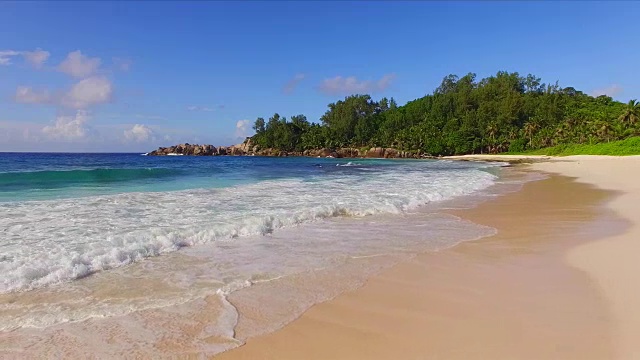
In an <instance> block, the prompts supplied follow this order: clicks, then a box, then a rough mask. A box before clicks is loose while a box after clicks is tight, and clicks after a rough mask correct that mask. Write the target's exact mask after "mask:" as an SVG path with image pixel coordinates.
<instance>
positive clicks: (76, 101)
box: [62, 76, 113, 109]
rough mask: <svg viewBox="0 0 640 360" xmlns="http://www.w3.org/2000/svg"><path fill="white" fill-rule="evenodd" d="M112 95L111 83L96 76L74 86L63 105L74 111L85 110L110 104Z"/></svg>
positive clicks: (63, 100) (63, 99)
mask: <svg viewBox="0 0 640 360" xmlns="http://www.w3.org/2000/svg"><path fill="white" fill-rule="evenodd" d="M112 95H113V88H112V86H111V81H109V79H107V78H106V77H103V76H94V77H90V78H87V79H84V80H81V81H80V82H78V83H77V84H75V85H73V87H71V90H69V92H67V93H66V94H65V95H64V97H63V98H62V104H63V105H64V106H67V107H70V108H74V109H84V108H87V107H89V106H92V105H98V104H103V103H106V102H109V101H111V96H112Z"/></svg>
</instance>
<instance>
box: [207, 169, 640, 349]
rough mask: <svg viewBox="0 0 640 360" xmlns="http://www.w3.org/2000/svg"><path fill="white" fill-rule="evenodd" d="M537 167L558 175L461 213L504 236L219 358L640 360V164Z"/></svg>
mask: <svg viewBox="0 0 640 360" xmlns="http://www.w3.org/2000/svg"><path fill="white" fill-rule="evenodd" d="M466 160H503V161H504V160H509V161H511V160H517V157H516V158H515V159H514V158H510V159H497V158H495V157H491V156H485V157H482V156H475V157H474V158H473V159H468V158H467V159H466ZM526 160H532V159H526ZM533 160H536V163H535V164H533V165H527V166H528V167H529V168H530V169H532V170H534V171H541V172H546V173H549V174H553V175H551V177H550V178H549V179H546V180H541V181H536V182H531V183H527V184H525V186H524V188H523V189H522V190H521V191H519V192H516V193H513V194H510V195H506V196H503V197H499V198H498V199H496V200H492V201H489V202H486V203H484V204H481V205H480V206H479V207H477V208H475V209H470V210H458V211H454V212H453V213H454V214H455V215H458V216H460V217H463V218H465V219H469V220H471V221H474V222H476V223H479V224H483V225H489V226H492V227H495V228H496V229H498V234H497V235H495V236H492V237H489V238H485V239H482V240H479V241H475V242H467V243H463V244H460V245H458V246H456V247H454V248H451V249H448V250H444V251H441V252H439V253H425V254H422V255H419V256H417V257H416V258H414V259H413V260H411V261H408V262H404V263H401V264H399V265H397V266H395V267H393V268H391V269H389V270H386V271H384V272H383V273H381V274H379V275H377V276H374V277H373V278H371V279H369V281H368V282H367V283H366V285H365V286H363V287H362V288H360V289H358V290H356V291H352V292H349V293H345V294H342V295H340V296H338V297H336V298H335V299H333V300H331V301H328V302H325V303H322V304H319V305H317V306H314V307H312V308H311V309H310V310H308V311H307V312H306V313H304V315H303V316H301V317H300V318H298V319H297V320H296V321H294V322H292V323H290V324H289V325H287V326H285V327H284V328H283V329H281V330H279V331H276V332H274V333H271V334H267V335H264V336H260V337H257V338H254V339H250V340H249V341H248V342H247V344H246V345H244V346H242V347H240V348H237V349H234V350H231V351H229V352H226V353H224V354H222V355H221V356H219V358H220V359H301V358H305V359H364V358H366V359H393V358H397V359H487V358H491V359H612V358H615V359H637V358H639V357H640V344H639V343H638V342H637V341H636V340H637V339H638V337H640V311H639V310H638V309H637V304H638V303H640V291H638V289H637V288H636V287H635V284H637V277H638V273H639V270H640V269H639V268H640V265H638V263H637V262H636V261H634V260H635V259H636V258H637V254H638V246H639V245H638V243H637V239H638V235H639V231H640V228H639V225H638V224H639V219H638V217H639V215H638V213H637V210H636V206H637V205H636V204H638V200H640V199H638V197H639V196H640V185H639V184H638V182H637V179H636V175H637V172H638V170H637V169H639V167H638V166H639V165H640V157H624V158H612V157H595V156H576V157H566V158H557V159H547V158H535V159H533ZM537 161H545V162H537Z"/></svg>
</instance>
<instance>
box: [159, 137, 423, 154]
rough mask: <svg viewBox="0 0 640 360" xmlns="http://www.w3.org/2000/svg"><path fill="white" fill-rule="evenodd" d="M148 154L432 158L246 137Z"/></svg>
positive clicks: (170, 148) (375, 148)
mask: <svg viewBox="0 0 640 360" xmlns="http://www.w3.org/2000/svg"><path fill="white" fill-rule="evenodd" d="M147 155H152V156H165V155H191V156H225V155H229V156H243V155H251V156H253V155H256V156H308V157H334V158H392V159H409V158H413V159H418V158H430V157H431V156H427V155H424V154H421V153H420V152H419V151H418V152H416V151H401V150H397V149H394V148H383V147H373V148H370V149H356V148H338V149H330V148H322V149H310V150H305V151H302V152H295V151H292V152H286V151H282V150H278V149H271V148H267V149H261V148H260V146H258V145H256V144H254V143H253V141H252V140H251V138H246V139H245V140H244V141H243V142H242V143H240V144H237V145H231V146H228V147H227V146H219V147H215V146H213V145H198V144H188V143H185V144H179V145H174V146H170V147H160V148H158V149H157V150H154V151H151V152H149V153H148V154H147Z"/></svg>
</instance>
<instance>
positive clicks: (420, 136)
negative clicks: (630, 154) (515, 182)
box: [254, 71, 640, 155]
mask: <svg viewBox="0 0 640 360" xmlns="http://www.w3.org/2000/svg"><path fill="white" fill-rule="evenodd" d="M638 124H640V104H639V103H638V101H636V100H632V101H630V102H629V104H626V105H625V104H623V103H620V102H618V101H615V100H613V99H612V98H611V97H609V96H606V95H603V96H599V97H592V96H589V95H587V94H585V93H583V92H581V91H579V90H577V89H575V88H573V87H570V86H569V87H565V86H563V87H561V86H560V85H559V84H558V82H555V83H547V84H545V83H542V81H541V79H540V78H537V77H535V76H534V75H531V74H529V75H527V76H521V75H519V74H518V73H517V72H505V71H500V72H498V73H496V74H495V75H493V76H488V77H485V78H484V79H480V80H476V75H475V74H473V73H468V74H467V75H464V76H462V77H458V76H457V75H448V76H446V77H445V78H444V79H443V80H442V83H441V84H440V86H439V87H438V88H437V89H436V90H435V91H434V92H433V93H432V94H430V95H426V96H423V97H421V98H418V99H415V100H411V101H409V102H407V103H406V104H404V105H402V106H399V105H398V104H397V103H396V101H395V100H394V98H392V97H390V98H388V99H387V98H382V99H380V101H374V100H373V99H372V98H371V96H369V95H365V94H355V95H351V96H347V97H345V98H344V99H341V100H339V101H337V102H334V103H331V104H329V105H328V107H327V111H326V112H325V113H324V114H323V115H322V117H321V118H320V119H319V122H318V123H311V122H309V121H308V120H307V118H306V117H305V116H304V115H295V116H292V117H291V118H290V120H289V121H287V118H285V117H281V116H280V115H279V114H278V113H276V114H274V115H273V116H272V117H271V118H269V120H268V121H267V122H266V124H265V121H264V119H262V118H258V119H257V120H256V122H255V124H254V129H255V130H256V134H255V135H254V140H255V142H256V144H258V145H260V146H261V147H265V148H266V147H272V148H275V149H279V150H284V151H302V150H305V149H317V148H322V147H328V148H337V147H343V146H353V147H362V146H381V147H397V148H398V149H401V150H420V151H422V152H424V153H428V154H432V155H450V154H465V153H475V152H484V151H486V150H487V149H488V150H489V152H500V151H505V150H507V149H509V150H510V151H524V150H525V149H527V148H528V149H533V148H537V147H543V146H551V145H556V144H560V143H572V142H578V143H584V142H601V141H610V140H611V139H617V138H625V137H628V136H633V135H636V134H637V133H638V126H637V125H638Z"/></svg>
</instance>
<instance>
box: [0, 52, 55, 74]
mask: <svg viewBox="0 0 640 360" xmlns="http://www.w3.org/2000/svg"><path fill="white" fill-rule="evenodd" d="M49 55H51V54H50V53H49V52H48V51H44V50H42V49H39V48H38V49H35V50H33V51H16V50H0V65H5V66H7V65H11V64H12V62H11V60H12V59H11V58H13V57H15V56H22V57H23V58H24V60H25V61H26V62H28V63H29V64H31V66H33V67H34V68H36V69H40V68H41V67H42V65H43V64H44V63H45V61H47V59H49Z"/></svg>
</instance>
